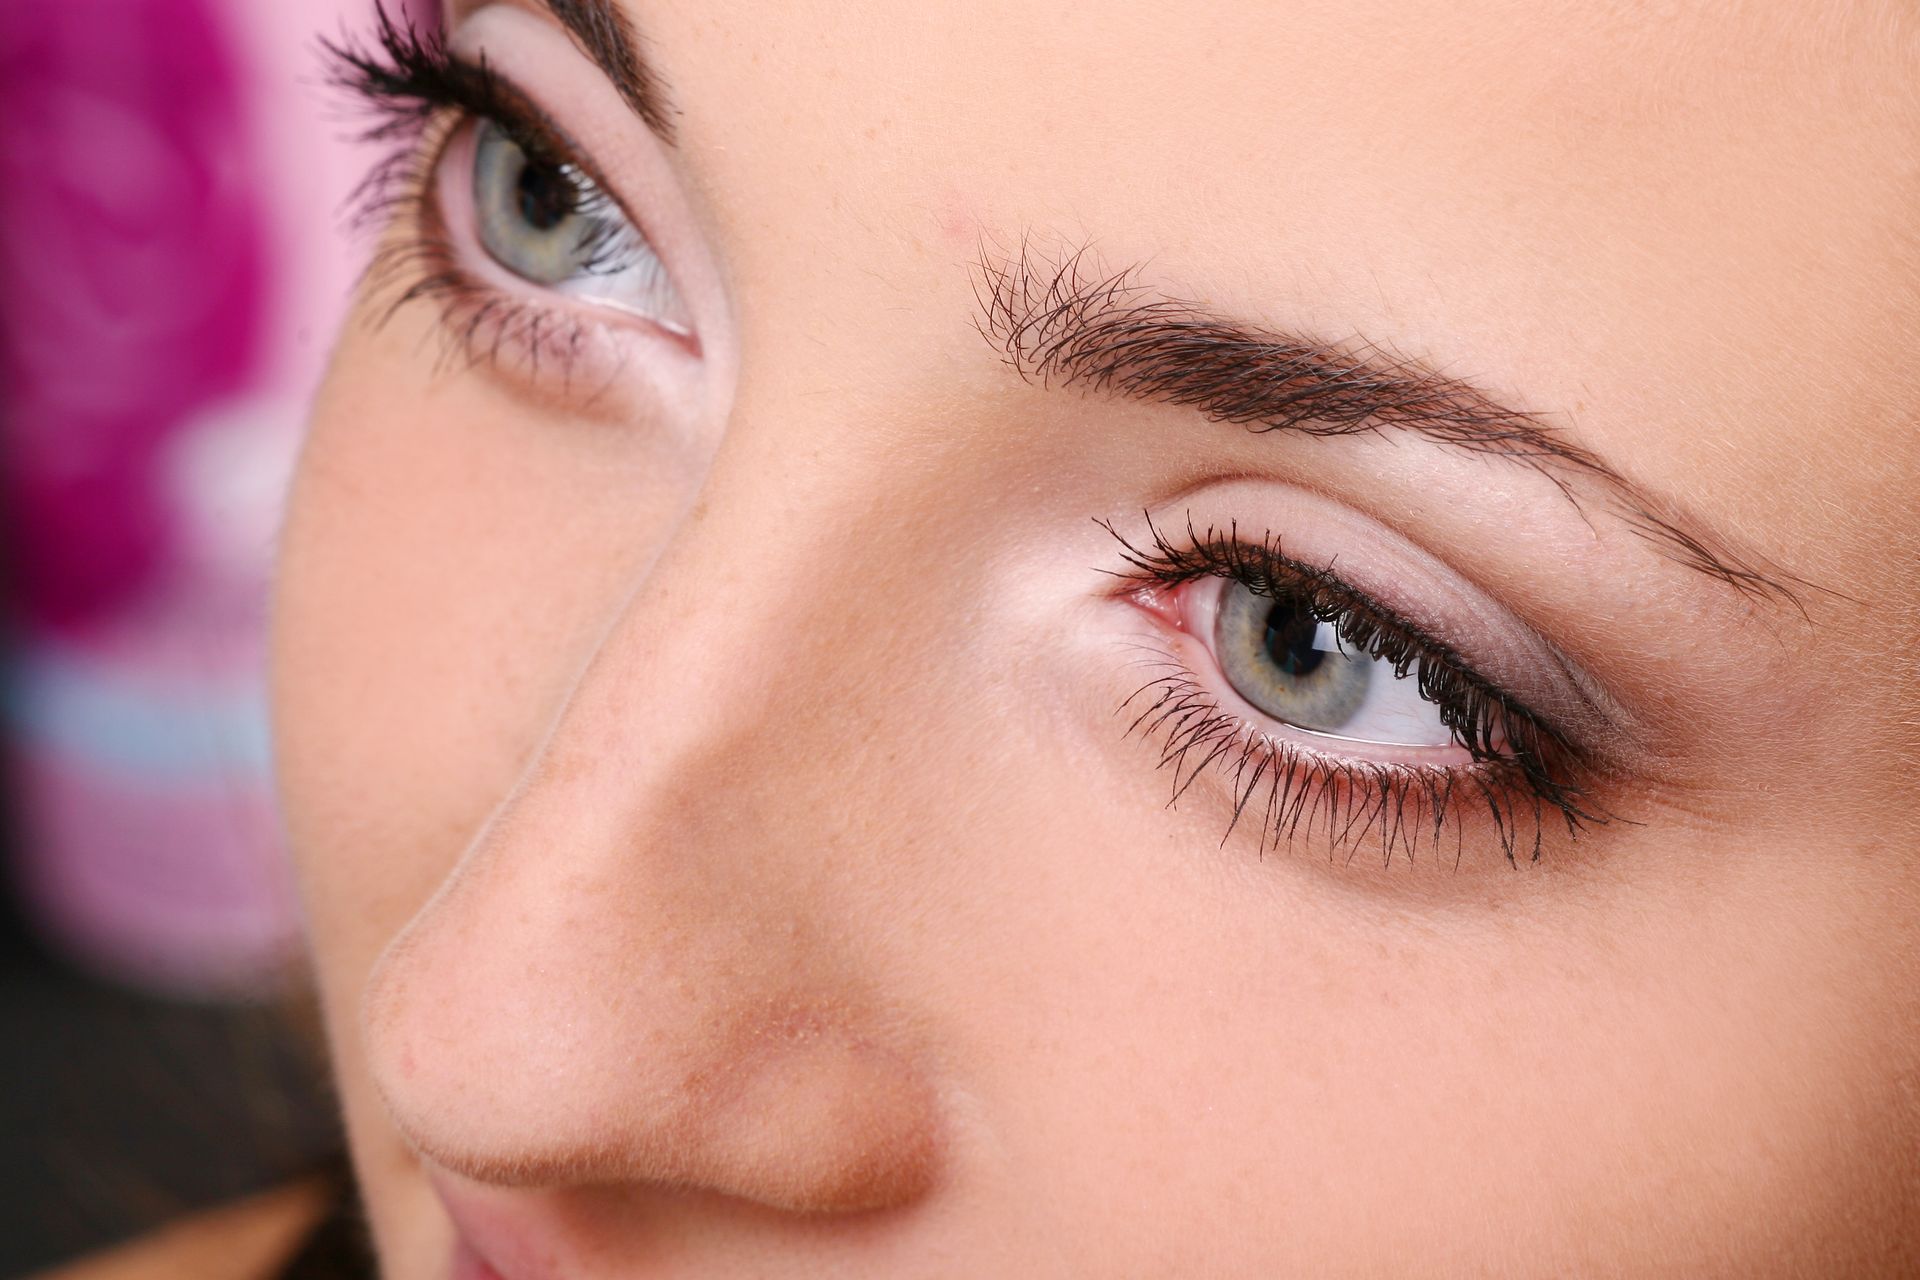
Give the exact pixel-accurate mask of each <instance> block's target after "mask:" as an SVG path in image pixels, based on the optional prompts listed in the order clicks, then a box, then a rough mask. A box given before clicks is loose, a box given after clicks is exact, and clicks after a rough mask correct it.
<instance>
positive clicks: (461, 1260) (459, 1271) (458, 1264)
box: [453, 1236, 503, 1280]
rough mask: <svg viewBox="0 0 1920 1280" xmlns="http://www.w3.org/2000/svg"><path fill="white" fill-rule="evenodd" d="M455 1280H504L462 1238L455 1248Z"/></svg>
mask: <svg viewBox="0 0 1920 1280" xmlns="http://www.w3.org/2000/svg"><path fill="white" fill-rule="evenodd" d="M453 1280H503V1277H502V1276H501V1274H500V1273H499V1272H498V1271H495V1270H494V1269H493V1267H492V1266H490V1265H489V1264H488V1263H487V1260H486V1259H485V1258H482V1257H481V1256H480V1255H479V1254H477V1253H475V1252H474V1251H473V1246H472V1245H470V1244H468V1243H467V1241H466V1238H465V1237H464V1236H462V1237H460V1238H459V1239H457V1240H455V1242H454V1246H453Z"/></svg>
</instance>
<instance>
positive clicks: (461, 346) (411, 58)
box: [321, 0, 627, 373]
mask: <svg viewBox="0 0 1920 1280" xmlns="http://www.w3.org/2000/svg"><path fill="white" fill-rule="evenodd" d="M374 15H375V16H374V26H373V30H372V35H371V38H370V40H362V39H358V38H344V39H342V40H340V41H338V42H336V41H331V40H322V41H321V49H322V52H323V54H324V56H325V57H326V59H327V62H328V64H329V66H328V73H327V82H328V83H329V84H330V85H331V86H333V87H334V88H335V89H337V90H339V91H341V92H342V93H344V94H345V95H347V97H348V98H349V99H350V100H351V101H352V102H353V103H354V104H355V106H356V107H357V108H358V112H359V114H361V115H362V116H363V117H370V119H369V120H368V122H367V123H366V124H364V126H363V127H362V128H361V129H360V130H359V133H358V137H359V138H360V140H361V141H363V142H366V143H369V144H372V145H376V146H379V147H381V148H383V149H384V155H383V156H382V158H381V159H379V160H378V161H376V162H375V163H374V165H373V167H372V168H371V169H370V171H369V172H368V174H367V176H366V178H365V179H363V180H362V181H361V183H360V184H359V186H358V187H357V188H356V189H355V191H354V193H353V196H352V198H351V200H350V201H349V216H348V221H349V223H350V225H352V226H353V227H355V228H356V229H359V230H361V231H376V232H377V231H383V230H385V229H386V228H388V227H390V226H392V225H394V224H396V223H403V224H406V226H405V231H404V234H396V235H390V236H387V237H386V238H385V239H384V240H383V241H382V243H381V244H380V245H379V246H378V248H377V249H376V250H375V252H374V255H373V258H372V260H371V261H370V262H369V263H368V266H367V269H366V275H365V279H364V281H363V285H364V287H365V288H366V289H367V290H368V292H369V294H370V295H372V296H384V297H385V299H386V301H385V305H383V306H380V307H377V308H374V309H373V312H372V315H373V317H374V324H375V325H376V327H377V326H379V325H383V324H385V323H386V322H387V321H388V320H390V319H391V318H392V317H393V315H394V314H395V313H396V312H398V311H400V310H401V309H403V308H405V307H406V306H407V305H408V304H410V303H412V302H415V301H419V300H422V299H427V300H431V301H434V302H436V303H437V304H438V305H439V306H440V309H441V313H442V319H443V321H444V323H443V325H442V326H441V332H442V334H443V335H444V336H445V337H446V339H447V341H446V344H445V346H444V348H443V351H442V358H443V363H445V362H447V361H453V360H456V359H461V358H464V361H465V363H466V364H467V365H469V366H472V365H477V364H480V363H483V362H498V360H499V359H500V357H501V355H502V353H503V351H505V350H507V349H509V348H511V349H513V350H515V351H518V352H522V353H524V355H525V358H526V359H527V361H528V362H529V363H530V365H531V366H532V368H533V372H536V373H537V372H538V368H539V365H540V362H541V360H542V359H543V358H547V357H557V358H558V361H559V363H560V364H561V365H562V366H563V367H564V368H569V369H570V368H571V366H572V363H573V358H574V357H575V356H576V355H577V354H578V352H579V349H580V347H581V346H582V344H583V343H584V342H585V341H586V339H587V331H586V329H585V328H584V325H583V322H582V321H581V320H580V319H579V318H577V317H573V316H568V315H564V314H560V313H556V312H555V311H554V310H553V309H552V308H549V307H547V306H543V305H542V304H540V303H539V302H538V301H537V300H535V299H532V298H522V297H514V296H509V295H506V294H503V293H501V292H500V291H498V290H496V289H493V288H491V287H489V286H487V285H484V284H482V283H480V282H479V281H477V280H475V279H473V278H472V277H471V276H470V275H469V274H468V273H467V272H465V271H464V270H462V269H461V268H460V266H459V265H458V262H457V259H456V256H455V254H454V252H453V248H452V246H451V245H450V244H449V243H448V242H447V239H446V234H445V230H444V228H443V227H442V226H441V224H440V222H439V218H438V214H437V211H436V210H435V209H434V208H433V201H432V198H431V192H432V187H433V180H434V171H435V169H436V167H437V165H438V162H439V159H440V156H441V154H442V153H443V151H444V149H445V141H446V139H448V138H450V137H451V136H452V133H453V129H454V128H455V127H456V126H457V125H458V123H459V122H460V121H462V120H468V119H476V118H478V119H486V120H491V121H493V122H494V123H496V124H498V125H499V126H500V127H501V128H502V129H503V130H505V131H506V133H507V135H508V136H509V137H510V138H511V139H512V140H513V141H514V142H515V143H516V144H517V145H518V146H520V147H521V149H522V150H524V151H525V152H527V154H528V155H530V156H532V157H534V158H536V159H538V160H540V161H542V162H544V163H548V164H554V165H573V166H574V167H575V168H576V169H579V168H580V166H578V165H577V164H576V162H575V161H574V160H573V159H572V158H571V156H570V154H569V151H570V148H569V146H568V144H567V143H566V142H565V140H564V139H562V138H561V137H559V136H558V134H557V133H556V131H554V130H553V129H552V128H551V127H550V126H549V125H548V124H547V123H546V122H545V120H544V118H543V117H542V116H541V114H540V113H539V111H538V110H537V109H536V108H534V107H533V106H532V105H531V104H530V103H529V102H528V101H527V100H526V99H525V97H524V96H523V95H522V94H521V93H520V92H519V91H518V90H517V89H515V88H514V87H513V86H512V85H510V84H509V83H507V82H506V81H505V80H503V79H502V78H501V77H500V76H499V75H497V74H496V73H495V72H494V71H493V69H492V68H491V67H490V66H488V65H487V63H486V61H485V60H484V59H481V60H479V61H478V62H471V63H470V62H466V61H464V60H462V59H459V58H456V57H454V56H453V55H452V54H451V53H450V52H449V51H448V50H447V47H446V43H445V41H444V39H443V37H442V36H441V34H440V33H439V32H438V31H437V30H429V31H423V30H421V28H419V27H418V26H416V25H415V24H414V22H413V20H412V19H411V18H408V17H404V16H403V17H399V18H396V17H395V16H394V14H393V13H392V12H390V11H389V9H388V7H387V5H386V3H385V0H376V4H375V7H374ZM603 206H604V207H606V208H612V207H613V202H612V200H611V198H610V197H609V196H607V195H606V194H605V189H604V186H603V185H602V184H600V183H599V182H597V181H592V182H591V189H590V191H589V193H588V195H587V197H586V199H585V200H583V201H582V202H581V204H580V205H579V207H578V212H580V213H582V214H586V215H589V217H588V223H589V226H591V227H594V228H595V229H594V230H592V231H590V232H589V233H588V236H587V238H586V239H584V240H583V241H582V243H581V245H580V246H579V248H580V249H581V250H582V251H583V257H584V261H583V264H582V271H583V272H585V273H589V274H611V273H613V272H616V271H619V270H621V269H623V268H624V267H625V266H626V265H627V264H626V262H625V261H624V260H622V259H621V258H620V257H619V256H618V254H617V246H615V245H614V244H613V236H614V232H613V231H612V229H611V226H610V224H609V223H607V222H602V221H599V220H595V219H593V218H592V217H591V215H592V214H594V213H596V212H598V211H599V210H600V208H602V207H603Z"/></svg>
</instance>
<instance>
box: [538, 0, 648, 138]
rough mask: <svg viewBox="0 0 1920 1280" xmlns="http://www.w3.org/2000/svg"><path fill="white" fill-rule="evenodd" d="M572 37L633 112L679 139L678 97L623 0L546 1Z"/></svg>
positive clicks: (547, 5)
mask: <svg viewBox="0 0 1920 1280" xmlns="http://www.w3.org/2000/svg"><path fill="white" fill-rule="evenodd" d="M541 3H542V4H544V5H545V6H546V7H547V9H548V11H549V12H551V13H552V14H553V16H554V17H555V18H556V19H558V20H559V22H560V24H561V25H562V26H564V27H565V28H566V29H567V30H568V31H569V32H571V33H572V35H573V38H574V40H575V41H576V42H577V43H578V44H579V46H580V49H581V51H582V52H583V53H585V54H586V55H587V56H588V57H589V58H592V59H593V60H594V62H596V63H598V64H599V66H600V69H601V70H602V71H603V72H605V73H606V76H607V79H608V80H609V81H611V82H612V83H613V87H614V90H615V91H616V92H617V93H619V95H620V96H621V97H622V98H624V99H625V100H626V103H627V105H628V106H629V107H631V108H632V109H633V113H634V114H635V115H637V116H639V117H640V118H641V120H643V121H645V122H646V125H647V127H648V128H649V129H652V130H653V131H654V132H655V133H656V134H658V135H659V136H660V139H661V141H663V142H667V143H672V141H673V116H674V114H675V112H674V109H673V103H672V99H671V98H670V96H669V95H668V93H667V87H666V85H665V83H664V82H663V81H662V80H661V79H660V76H659V74H658V73H657V72H656V71H655V70H654V69H653V67H652V65H651V64H649V63H648V62H647V60H646V58H645V56H644V55H643V53H642V49H643V47H644V46H643V43H642V41H641V38H640V33H639V32H638V31H637V30H636V29H635V28H634V25H633V20H632V19H631V18H629V17H628V16H627V12H626V10H624V9H622V8H621V7H620V5H619V4H618V2H617V0H541Z"/></svg>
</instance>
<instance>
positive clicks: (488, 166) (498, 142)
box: [473, 120, 595, 285]
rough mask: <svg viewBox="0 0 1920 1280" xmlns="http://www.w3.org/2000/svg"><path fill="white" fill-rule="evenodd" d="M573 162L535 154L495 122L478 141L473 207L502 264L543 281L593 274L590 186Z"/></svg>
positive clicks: (483, 127)
mask: <svg viewBox="0 0 1920 1280" xmlns="http://www.w3.org/2000/svg"><path fill="white" fill-rule="evenodd" d="M584 182H585V179H584V178H582V177H581V175H580V174H579V173H578V172H577V171H575V170H574V169H573V168H572V166H570V165H563V164H555V163H553V162H552V161H549V160H545V159H542V158H540V157H538V156H535V155H530V154H528V152H527V151H526V150H525V149H524V148H522V147H521V146H520V144H519V143H517V142H515V141H514V140H513V138H512V137H511V136H509V135H508V134H507V132H506V131H505V130H504V129H502V128H500V126H499V125H497V124H495V123H494V122H493V121H491V120H484V121H482V122H481V123H480V126H479V132H478V133H477V134H476V135H475V137H474V154H473V206H474V214H475V219H476V221H477V222H478V224H479V232H480V242H481V244H482V245H483V246H484V247H485V248H486V251H487V253H488V254H489V255H491V256H492V258H493V260H494V261H495V262H498V263H499V264H500V265H501V266H503V267H505V268H506V269H507V270H509V271H511V272H513V273H514V274H515V275H517V276H521V277H522V278H524V279H527V280H531V281H533V282H535V283H536V284H545V285H559V284H564V283H565V282H567V281H570V280H574V279H577V278H579V277H581V276H582V275H584V274H587V273H588V272H590V271H591V269H592V265H593V244H592V241H593V234H592V233H593V230H594V226H595V222H594V218H593V216H592V215H591V214H589V213H588V212H586V210H585V207H584V204H583V201H584V200H585V199H586V198H587V195H588V192H589V190H590V189H589V188H587V187H586V186H584V185H583V183H584Z"/></svg>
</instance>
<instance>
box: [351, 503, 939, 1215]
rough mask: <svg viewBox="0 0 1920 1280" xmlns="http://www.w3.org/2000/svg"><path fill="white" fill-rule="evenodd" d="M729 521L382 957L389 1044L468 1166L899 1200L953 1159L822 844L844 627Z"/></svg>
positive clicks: (405, 1090) (398, 1093)
mask: <svg viewBox="0 0 1920 1280" xmlns="http://www.w3.org/2000/svg"><path fill="white" fill-rule="evenodd" d="M718 519H720V517H718V516H716V515H713V514H706V515H703V516H698V517H694V518H692V520H691V521H690V524H689V527H688V528H686V529H684V530H683V531H682V534H681V536H680V537H679V538H677V539H676V540H675V543H674V545H673V546H671V547H669V548H668V550H667V552H666V553H665V554H664V555H663V557H662V559H661V561H660V562H659V563H658V564H657V565H656V567H655V569H654V571H653V572H652V574H651V575H650V576H649V578H648V580H647V581H646V582H645V583H643V584H641V585H640V586H639V587H638V589H637V590H636V591H635V592H634V594H633V596H632V597H631V598H630V600H629V601H628V603H627V605H626V607H625V608H624V610H623V612H622V615H621V617H620V618H619V619H618V621H617V623H616V624H615V625H614V626H613V627H612V628H611V629H610V630H609V631H608V633H607V634H606V635H605V637H604V638H603V640H602V642H601V644H600V645H599V647H598V649H597V651H596V653H595V654H594V656H593V658H592V660H591V661H590V662H589V664H588V666H587V668H586V669H585V671H584V672H583V673H582V675H581V677H580V679H579V681H578V682H577V684H576V686H575V687H574V689H573V691H572V693H571V695H570V697H569V698H568V701H567V703H566V705H565V707H564V708H563V709H562V711H561V713H560V714H559V716H558V718H557V720H556V722H555V724H554V726H553V728H552V730H551V732H550V733H549V735H548V737H547V739H546V741H545V742H544V744H543V745H542V747H541V748H540V750H539V751H538V752H537V753H536V755H535V758H534V759H533V760H532V761H531V762H530V763H529V765H528V766H527V769H526V771H525V773H524V775H523V777H522V778H521V780H520V783H519V785H518V786H517V788H516V790H515V791H514V793H513V794H512V795H511V796H510V797H509V798H508V800H507V801H506V802H505V803H504V804H503V805H502V806H501V807H500V808H499V810H498V811H497V812H496V813H495V814H494V815H493V816H492V818H491V820H490V821H489V822H488V824H487V825H486V827H485V829H484V830H483V831H482V833H481V834H480V835H479V837H478V838H477V839H476V840H475V841H474V843H473V845H472V846H471V847H470V848H469V849H468V850H467V851H466V853H465V854H464V856H463V857H462V858H461V860H460V863H459V865H458V866H457V867H456V869H455V870H454V872H453V874H452V875H451V876H450V877H449V879H448V881H447V883H446V884H445V885H444V886H443V888H442V890H441V892H440V893H439V894H438V895H437V896H436V897H435V899H434V900H433V901H432V902H431V903H430V904H428V906H427V907H426V908H425V909H423V910H422V911H421V913H420V914H419V915H418V916H417V917H416V918H415V920H414V921H413V923H412V924H411V925H410V926H409V927H408V929H407V930H406V931H405V932H404V933H403V934H402V936H401V937H400V938H399V939H398V940H396V942H395V943H394V945H393V946H392V947H390V948H389V951H388V953H387V954H386V956H385V957H383V959H382V961H381V963H380V965H379V967H378V969H377V970H376V973H375V975H374V979H373V981H372V983H371V984H370V987H369V992H368V998H367V1001H366V1005H365V1008H364V1018H365V1022H366V1026H367V1037H368V1045H369V1055H370V1059H371V1061H372V1065H373V1068H374V1073H375V1077H376V1080H377V1081H378V1083H379V1084H380V1086H381V1088H382V1091H383V1092H384V1093H385V1095H386V1097H387V1100H388V1103H389V1107H390V1109H391V1110H392V1112H393V1114H394V1116H395V1119H396V1120H397V1121H398V1123H399V1124H400V1126H401V1128H402V1129H403V1131H405V1133H406V1134H407V1136H408V1137H409V1139H410V1140H411V1141H413V1142H414V1144H415V1145H416V1146H418V1147H419V1148H421V1149H422V1150H423V1152H425V1153H426V1154H427V1155H428V1156H429V1157H431V1158H433V1159H434V1160H436V1161H438V1162H439V1163H442V1164H444V1165H448V1166H450V1167H452V1168H454V1169H455V1170H456V1171H460V1172H465V1173H468V1174H470V1175H472V1176H477V1177H483V1178H487V1179H490V1180H505V1181H513V1182H522V1183H524V1182H535V1183H566V1182H581V1181H593V1182H605V1181H610V1180H616V1181H617V1180H622V1179H625V1180H632V1181H640V1182H655V1183H664V1184H671V1185H690V1184H691V1185H699V1186H705V1187H709V1188H713V1189H716V1190H720V1191H723V1192H726V1193H729V1194H734V1195H739V1196H744V1197H747V1198H751V1199H756V1200H759V1201H763V1202H765V1203H768V1204H773V1205H777V1206H782V1207H788V1208H794V1209H806V1210H813V1211H818V1210H828V1209H851V1208H871V1207H875V1206H877V1205H882V1204H888V1203H895V1202H898V1201H900V1200H901V1199H903V1198H906V1197H909V1196H911V1195H912V1194H915V1192H916V1191H917V1189H918V1188H920V1187H922V1186H924V1185H925V1183H926V1181H927V1180H928V1178H929V1177H930V1176H931V1159H932V1156H931V1153H932V1150H933V1130H934V1127H935V1125H934V1118H933V1112H932V1103H931V1094H930V1092H929V1090H928V1085H927V1082H926V1079H925V1073H924V1071H923V1070H922V1065H921V1064H920V1063H919V1062H918V1061H917V1055H916V1051H915V1048H914V1046H913V1045H912V1044H911V1043H909V1042H907V1041H906V1040H905V1039H904V1038H903V1036H902V1034H901V1029H902V1027H903V1026H904V1025H905V1020H904V1019H902V1018H901V1017H900V1016H898V1013H897V1011H892V1010H889V1009H888V1008H887V1007H885V996H884V993H883V992H881V991H878V990H876V988H875V985H874V983H873V981H872V980H871V979H872V974H871V972H869V971H863V968H862V966H861V965H860V963H859V962H858V959H857V958H856V957H855V956H854V955H853V954H852V953H851V951H850V950H849V949H848V948H847V947H846V946H844V945H842V940H843V938H844V936H845V933H846V930H847V928H848V926H849V923H850V922H849V921H848V920H846V919H845V918H844V917H845V913H846V909H847V906H846V902H845V901H844V899H843V898H842V897H841V895H840V893H839V888H840V886H838V885H837V884H836V882H835V879H834V876H833V875H832V874H829V873H827V872H826V871H824V870H823V867H825V866H826V865H827V863H828V861H830V860H823V859H821V858H820V857H819V856H818V855H819V852H820V845H821V843H822V842H823V841H825V840H827V839H829V838H830V833H828V832H826V831H825V830H824V829H823V828H822V826H821V824H822V823H823V822H824V821H825V820H826V819H825V817H824V814H825V810H824V809H823V807H822V806H821V805H820V804H819V802H818V801H819V796H818V792H819V790H820V788H821V787H822V786H823V785H824V784H825V781H826V779H827V778H828V777H829V776H830V775H831V773H832V771H833V760H832V752H831V750H830V747H829V744H828V742H827V741H826V740H825V739H824V738H823V736H822V735H825V734H829V733H831V732H832V730H833V726H832V724H831V723H830V721H831V719H832V717H829V716H825V715H823V714H822V707H823V705H831V704H832V703H833V702H834V699H835V697H836V695H835V694H833V693H832V692H830V691H829V687H830V686H831V685H832V684H833V683H834V682H835V680H836V673H837V672H839V671H840V670H841V669H842V668H843V667H844V666H845V665H846V663H845V662H844V660H843V661H835V660H834V659H833V656H832V655H833V653H834V651H835V649H836V646H837V647H838V648H839V649H840V650H842V652H843V658H844V649H845V646H844V643H839V644H838V645H837V642H838V641H841V640H843V637H837V636H836V635H835V629H836V626H837V625H838V624H837V623H836V620H835V619H834V618H833V617H832V616H831V609H830V608H828V606H827V603H826V602H825V601H824V600H821V599H819V598H817V597H816V596H814V595H813V593H812V592H811V591H810V590H809V589H808V588H807V587H806V586H805V585H803V584H804V583H805V579H804V578H803V576H802V575H800V574H798V573H789V572H785V571H784V568H785V567H784V566H781V565H779V564H775V563H770V562H769V561H768V560H765V559H763V560H760V561H758V562H757V563H755V564H754V565H753V567H752V568H751V569H748V568H745V567H743V566H742V563H741V561H740V559H739V557H738V556H737V554H733V553H730V552H729V551H728V548H737V547H738V546H741V545H754V544H755V540H756V535H755V532H754V531H751V530H749V529H744V528H733V529H723V528H721V527H720V526H719V525H717V524H716V523H715V522H716V521H717V520H718ZM774 545H776V546H777V545H778V544H774ZM787 554H789V555H795V556H797V555H798V554H799V551H798V549H797V548H793V547H792V546H791V545H789V547H788V551H787Z"/></svg>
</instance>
